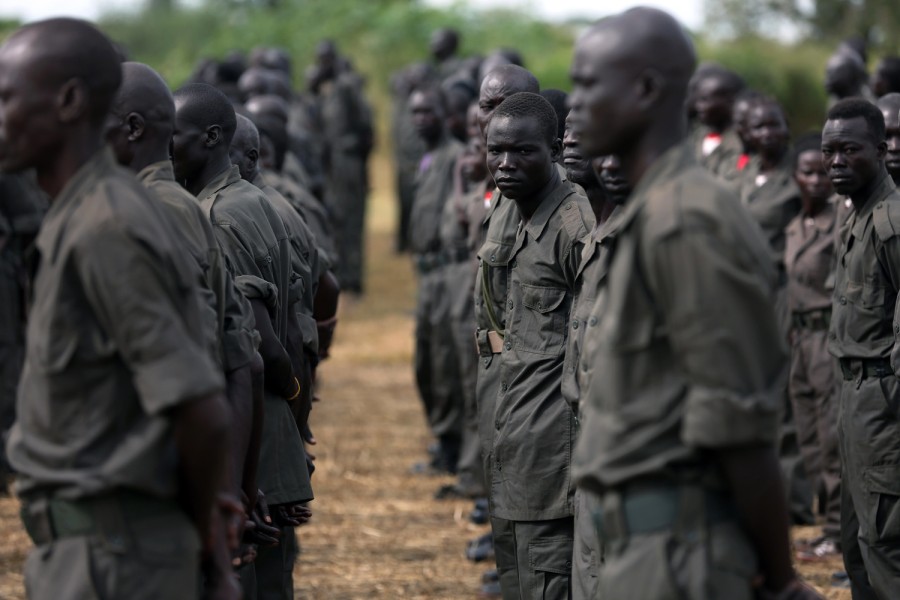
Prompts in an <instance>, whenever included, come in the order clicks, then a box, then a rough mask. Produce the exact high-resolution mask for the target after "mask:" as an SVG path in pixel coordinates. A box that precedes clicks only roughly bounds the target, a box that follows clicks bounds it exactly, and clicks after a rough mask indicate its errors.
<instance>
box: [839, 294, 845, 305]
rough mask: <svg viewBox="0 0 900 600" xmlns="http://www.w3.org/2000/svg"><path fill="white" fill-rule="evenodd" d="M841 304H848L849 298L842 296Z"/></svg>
mask: <svg viewBox="0 0 900 600" xmlns="http://www.w3.org/2000/svg"><path fill="white" fill-rule="evenodd" d="M839 302H840V303H841V304H847V298H846V297H845V296H841V299H840V300H839Z"/></svg>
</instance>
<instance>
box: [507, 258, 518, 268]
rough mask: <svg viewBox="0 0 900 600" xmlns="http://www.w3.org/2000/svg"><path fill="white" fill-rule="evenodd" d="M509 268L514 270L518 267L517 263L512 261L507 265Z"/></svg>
mask: <svg viewBox="0 0 900 600" xmlns="http://www.w3.org/2000/svg"><path fill="white" fill-rule="evenodd" d="M509 266H510V267H512V268H513V269H515V268H516V267H518V266H519V263H517V262H516V261H515V260H514V261H512V262H511V263H509Z"/></svg>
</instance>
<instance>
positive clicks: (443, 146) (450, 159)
mask: <svg viewBox="0 0 900 600" xmlns="http://www.w3.org/2000/svg"><path fill="white" fill-rule="evenodd" d="M462 150H463V145H462V144H461V143H459V142H458V141H457V140H456V139H454V138H453V137H452V136H450V135H449V134H447V133H445V134H444V135H443V137H442V138H441V141H440V142H439V143H438V144H437V146H436V147H435V148H434V150H430V151H428V152H426V153H425V155H424V156H423V157H422V162H421V164H420V166H419V174H418V176H417V177H416V193H415V199H414V200H413V205H412V213H411V215H410V229H409V245H410V249H411V250H412V251H413V253H415V254H430V253H433V252H439V251H440V249H441V215H442V214H443V211H444V204H445V203H446V202H447V200H448V199H449V198H450V197H451V196H452V195H453V171H454V167H455V166H456V159H457V157H459V155H460V154H461V153H462Z"/></svg>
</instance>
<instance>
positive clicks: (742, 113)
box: [731, 98, 753, 148]
mask: <svg viewBox="0 0 900 600" xmlns="http://www.w3.org/2000/svg"><path fill="white" fill-rule="evenodd" d="M752 107H753V102H751V101H750V99H748V98H740V99H738V100H735V101H734V107H733V108H732V110H731V122H732V123H734V130H735V132H737V134H738V136H739V137H740V138H741V142H743V144H744V146H745V147H747V148H752V147H753V141H752V140H751V139H750V128H749V126H748V124H747V119H748V117H749V115H750V109H751V108H752Z"/></svg>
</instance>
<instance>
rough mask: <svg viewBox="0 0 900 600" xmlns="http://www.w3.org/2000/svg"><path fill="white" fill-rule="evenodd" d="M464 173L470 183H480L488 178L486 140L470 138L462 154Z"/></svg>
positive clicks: (479, 137) (478, 137)
mask: <svg viewBox="0 0 900 600" xmlns="http://www.w3.org/2000/svg"><path fill="white" fill-rule="evenodd" d="M461 161H462V173H463V177H465V178H466V179H467V180H468V181H471V182H473V183H480V182H482V181H484V179H485V177H487V164H486V161H487V157H486V156H485V147H484V138H483V137H481V136H480V135H479V136H476V137H472V138H469V142H468V144H466V149H465V151H464V152H463V154H462V158H461Z"/></svg>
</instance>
